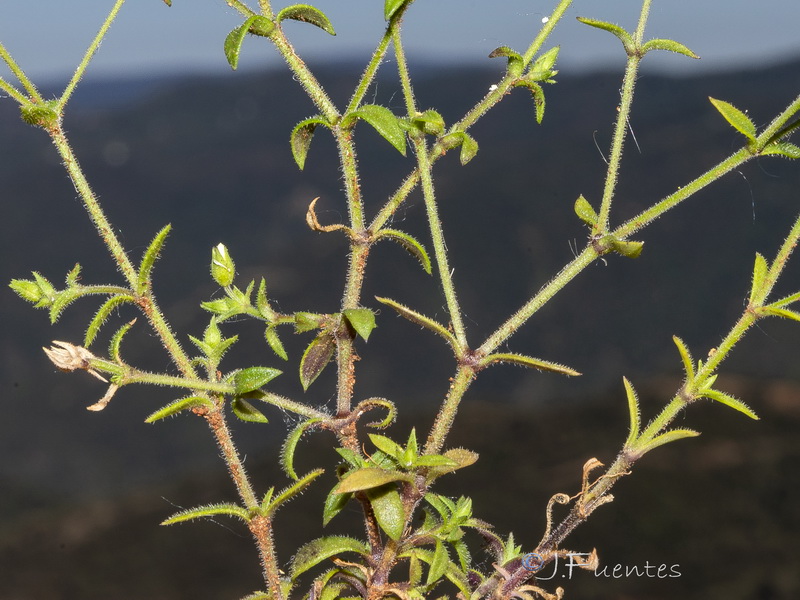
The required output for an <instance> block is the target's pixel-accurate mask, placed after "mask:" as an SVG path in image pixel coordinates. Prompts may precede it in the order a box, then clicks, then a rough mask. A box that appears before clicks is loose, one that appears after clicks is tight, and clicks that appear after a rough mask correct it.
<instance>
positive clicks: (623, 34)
mask: <svg viewBox="0 0 800 600" xmlns="http://www.w3.org/2000/svg"><path fill="white" fill-rule="evenodd" d="M578 21H580V22H581V23H583V24H585V25H589V26H590V27H596V28H597V29H602V30H604V31H608V32H609V33H613V34H614V35H615V36H617V37H618V38H619V40H620V41H621V42H622V45H623V46H624V47H625V52H627V53H628V54H631V53H632V52H634V48H635V45H634V43H633V38H632V37H631V35H630V34H629V33H628V32H627V31H625V30H624V29H623V28H622V27H620V26H619V25H614V24H613V23H607V22H606V21H598V20H597V19H587V18H586V17H578Z"/></svg>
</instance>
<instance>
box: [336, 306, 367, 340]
mask: <svg viewBox="0 0 800 600" xmlns="http://www.w3.org/2000/svg"><path fill="white" fill-rule="evenodd" d="M342 315H344V318H345V319H347V322H348V323H350V325H352V326H353V329H355V330H356V333H357V334H358V335H360V336H361V337H362V338H364V341H367V340H368V339H369V334H370V333H372V330H373V329H375V313H374V312H372V311H371V310H370V309H368V308H346V309H344V310H343V311H342Z"/></svg>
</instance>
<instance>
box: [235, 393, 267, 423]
mask: <svg viewBox="0 0 800 600" xmlns="http://www.w3.org/2000/svg"><path fill="white" fill-rule="evenodd" d="M231 408H232V409H233V414H235V415H236V416H237V417H239V418H240V419H241V420H242V421H247V422H248V423H269V420H268V419H267V417H265V416H264V413H262V412H261V411H260V410H258V409H257V408H256V407H255V406H253V405H252V404H250V403H249V402H248V401H247V400H245V399H244V398H234V399H233V401H232V402H231Z"/></svg>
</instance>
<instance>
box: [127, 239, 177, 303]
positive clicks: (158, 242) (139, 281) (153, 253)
mask: <svg viewBox="0 0 800 600" xmlns="http://www.w3.org/2000/svg"><path fill="white" fill-rule="evenodd" d="M171 229H172V225H165V226H164V227H163V228H162V229H161V231H159V232H158V233H157V234H156V236H155V237H154V238H153V241H152V242H150V245H149V246H148V247H147V250H145V252H144V255H142V262H141V263H140V264H139V273H138V276H137V278H136V290H137V292H139V293H140V294H143V293H144V292H145V291H146V290H147V287H148V286H149V285H150V278H151V276H152V273H153V265H154V264H155V262H156V260H157V259H158V256H159V254H161V249H162V248H163V247H164V242H165V241H166V239H167V235H169V232H170V230H171Z"/></svg>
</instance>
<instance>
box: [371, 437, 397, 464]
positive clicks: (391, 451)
mask: <svg viewBox="0 0 800 600" xmlns="http://www.w3.org/2000/svg"><path fill="white" fill-rule="evenodd" d="M369 439H370V441H372V443H373V444H375V447H376V448H377V449H378V450H382V451H383V452H385V453H386V454H388V455H389V456H391V457H392V458H395V459H398V460H399V458H400V457H401V456H402V455H403V447H402V446H401V445H400V444H398V443H397V442H395V441H394V440H392V439H391V438H388V437H386V436H385V435H378V434H376V433H370V434H369Z"/></svg>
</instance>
